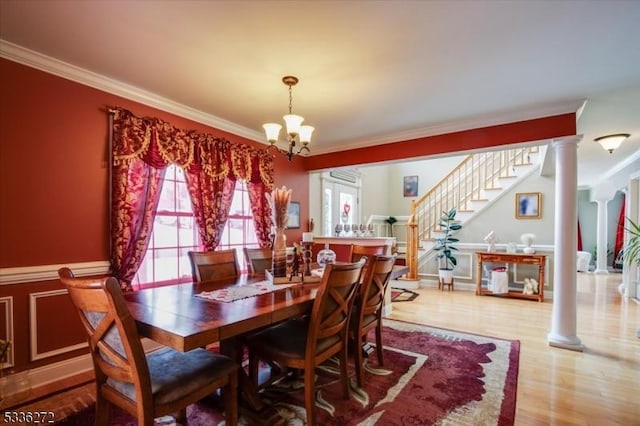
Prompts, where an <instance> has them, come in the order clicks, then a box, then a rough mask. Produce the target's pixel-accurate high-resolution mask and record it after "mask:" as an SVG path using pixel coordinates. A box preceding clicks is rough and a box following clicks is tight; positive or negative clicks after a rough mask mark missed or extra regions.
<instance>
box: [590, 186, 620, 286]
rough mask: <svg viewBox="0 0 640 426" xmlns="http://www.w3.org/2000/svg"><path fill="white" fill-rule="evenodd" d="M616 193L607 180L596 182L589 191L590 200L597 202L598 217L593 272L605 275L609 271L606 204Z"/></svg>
mask: <svg viewBox="0 0 640 426" xmlns="http://www.w3.org/2000/svg"><path fill="white" fill-rule="evenodd" d="M615 195H616V190H615V188H614V187H613V185H611V184H610V183H608V182H603V183H600V184H598V185H597V186H596V187H595V188H594V189H592V191H591V201H592V202H596V203H597V204H598V218H597V221H598V223H597V228H596V232H597V233H596V237H597V240H596V252H597V253H596V254H597V256H596V270H595V271H594V273H596V274H603V275H606V274H608V273H609V268H608V267H607V260H608V259H607V258H608V256H607V246H608V244H607V242H608V239H609V237H608V235H607V234H608V231H607V224H608V222H609V220H608V217H607V216H608V212H607V204H608V203H609V201H611V200H613V197H614V196H615Z"/></svg>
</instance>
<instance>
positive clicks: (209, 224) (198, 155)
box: [111, 108, 273, 290]
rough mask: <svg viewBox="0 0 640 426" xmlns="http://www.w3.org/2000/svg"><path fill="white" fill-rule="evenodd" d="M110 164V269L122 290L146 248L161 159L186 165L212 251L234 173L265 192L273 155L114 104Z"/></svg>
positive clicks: (228, 203) (194, 202) (270, 185)
mask: <svg viewBox="0 0 640 426" xmlns="http://www.w3.org/2000/svg"><path fill="white" fill-rule="evenodd" d="M113 163H114V164H113V173H112V184H113V190H112V205H111V220H112V235H111V239H112V253H111V269H112V274H113V275H114V276H115V277H116V278H118V279H119V280H120V282H121V283H122V284H121V285H122V287H123V289H124V290H131V284H130V283H131V280H132V279H133V277H134V275H135V273H136V271H137V270H138V268H139V267H140V264H141V262H142V258H143V256H144V254H145V252H146V250H147V246H148V242H149V237H150V234H151V229H152V226H153V219H154V212H155V210H156V207H157V205H158V199H159V196H160V183H161V182H162V178H163V176H164V170H165V169H166V167H167V165H169V164H176V165H178V166H180V167H182V169H183V170H185V176H186V180H187V186H188V188H189V193H190V196H191V202H192V205H193V210H194V215H195V216H196V223H197V225H198V231H199V234H200V237H201V238H202V241H203V244H204V246H205V247H206V248H207V249H210V250H213V249H214V248H215V247H216V246H217V245H218V243H219V242H220V236H221V234H222V230H223V228H224V224H225V223H226V221H227V217H228V213H229V208H230V206H231V200H232V197H233V189H234V187H235V182H236V181H237V180H245V181H247V182H248V183H249V184H250V185H252V184H253V185H259V186H260V185H261V186H262V187H263V188H264V189H263V190H264V191H267V192H270V191H271V190H272V188H273V157H272V155H271V154H270V153H268V152H266V150H263V149H257V148H252V147H250V146H248V145H244V144H232V143H231V142H229V141H228V140H226V139H222V138H216V137H213V136H211V135H207V134H199V133H197V132H195V131H185V130H180V129H177V128H175V127H173V126H172V125H171V124H169V123H166V122H164V121H162V120H159V119H156V118H139V117H136V116H134V115H133V114H131V112H129V111H127V110H125V109H122V108H115V114H114V119H113ZM263 198H264V196H263ZM262 204H265V203H264V201H260V205H262ZM252 208H254V207H253V206H252ZM266 208H267V209H268V208H269V207H268V206H267V207H266ZM260 211H261V212H262V211H263V210H262V209H261V210H260ZM254 214H255V213H254ZM265 216H266V217H270V216H271V215H270V211H269V214H266V215H265ZM260 220H264V219H260ZM269 227H270V224H269V225H267V229H269ZM267 233H268V231H267ZM258 238H259V239H260V240H261V241H262V236H261V235H260V234H259V235H258Z"/></svg>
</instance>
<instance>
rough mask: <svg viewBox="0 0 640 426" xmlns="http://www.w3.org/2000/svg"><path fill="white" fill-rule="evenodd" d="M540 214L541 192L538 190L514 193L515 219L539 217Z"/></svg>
mask: <svg viewBox="0 0 640 426" xmlns="http://www.w3.org/2000/svg"><path fill="white" fill-rule="evenodd" d="M541 216H542V194H541V193H540V192H518V193H517V194H516V219H540V217H541Z"/></svg>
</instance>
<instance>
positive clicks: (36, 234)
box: [0, 59, 309, 371]
mask: <svg viewBox="0 0 640 426" xmlns="http://www.w3.org/2000/svg"><path fill="white" fill-rule="evenodd" d="M0 94H1V96H0V268H12V267H23V266H40V265H53V264H68V263H80V262H91V261H106V260H108V258H109V254H108V247H109V245H108V216H107V203H108V193H107V191H108V182H107V176H108V169H107V158H108V157H107V146H108V145H107V142H108V132H107V131H108V114H107V109H108V107H111V106H121V107H123V108H126V109H128V110H130V111H131V112H132V113H134V114H135V115H137V116H150V117H158V118H161V119H163V120H165V121H167V122H169V123H171V124H173V125H174V126H176V127H178V128H182V129H194V130H196V131H199V132H204V133H210V134H213V135H215V136H220V137H225V138H227V139H229V140H231V141H232V142H238V143H247V144H251V145H254V146H265V147H266V145H261V144H259V143H257V142H253V141H249V140H247V139H245V138H242V137H239V136H236V135H232V134H229V133H227V132H224V131H221V130H218V129H215V128H212V127H209V126H206V125H203V124H200V123H197V122H194V121H191V120H187V119H185V118H182V117H178V116H175V115H173V114H170V113H167V112H164V111H160V110H158V109H155V108H151V107H148V106H145V105H142V104H139V103H137V102H133V101H130V100H127V99H124V98H121V97H118V96H115V95H112V94H109V93H105V92H103V91H100V90H97V89H93V88H91V87H88V86H84V85H81V84H78V83H75V82H72V81H70V80H66V79H63V78H60V77H56V76H54V75H52V74H48V73H45V72H42V71H39V70H36V69H34V68H30V67H27V66H23V65H20V64H18V63H15V62H12V61H9V60H5V59H0ZM275 183H276V185H278V186H282V185H286V186H287V187H290V188H293V199H294V200H295V201H300V203H301V206H300V207H301V224H302V226H303V228H302V229H296V230H290V231H288V240H289V241H295V240H299V239H301V232H302V231H303V230H306V227H305V224H306V221H307V219H306V218H307V217H308V215H309V206H308V199H309V190H308V187H309V184H308V176H307V172H306V171H305V169H304V168H303V163H302V160H301V159H299V158H295V159H294V160H293V161H292V162H289V161H287V159H286V157H284V156H281V155H278V156H277V157H276V161H275ZM60 288H61V285H60V283H59V282H58V281H57V280H53V281H40V282H35V283H22V284H15V285H0V297H6V296H10V297H11V298H12V299H11V300H12V303H13V318H12V324H13V331H14V347H15V367H14V369H15V371H21V370H24V369H27V368H35V367H38V366H41V365H45V364H48V363H52V362H57V361H60V360H61V359H65V358H69V357H71V356H77V355H78V354H79V353H83V352H86V350H85V349H82V350H77V351H73V352H68V353H64V354H61V355H54V356H51V357H48V358H45V359H42V360H38V361H31V360H30V354H29V348H30V343H29V338H30V331H29V327H30V318H29V310H30V307H29V300H30V296H31V295H33V294H34V293H39V292H43V291H45V292H46V291H50V290H56V289H60ZM56 297H58V296H53V297H52V298H41V299H38V300H39V302H38V309H37V312H38V314H37V315H38V318H37V319H36V321H37V324H33V326H34V327H36V336H37V337H36V338H37V341H38V346H39V352H43V351H44V352H47V351H50V350H55V349H56V347H65V346H68V345H70V344H74V343H80V342H82V341H83V340H84V336H83V334H82V333H83V332H82V331H81V329H80V324H79V321H78V318H77V314H76V313H75V312H74V311H73V310H72V309H70V305H68V304H64V303H56ZM54 317H55V321H49V320H48V318H51V319H53V318H54ZM8 320H9V319H7V318H4V317H2V318H0V326H2V329H3V330H4V325H5V324H6V321H8ZM52 327H53V329H52ZM60 330H64V331H65V333H64V335H65V337H64V338H63V339H58V338H56V336H57V335H58V334H59V332H60Z"/></svg>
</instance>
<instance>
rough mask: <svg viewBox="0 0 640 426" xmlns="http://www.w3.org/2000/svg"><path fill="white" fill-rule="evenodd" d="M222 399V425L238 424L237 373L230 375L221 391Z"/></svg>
mask: <svg viewBox="0 0 640 426" xmlns="http://www.w3.org/2000/svg"><path fill="white" fill-rule="evenodd" d="M222 398H223V399H224V424H225V425H227V426H236V425H237V424H238V373H237V372H234V373H231V375H230V376H229V382H228V383H227V384H226V385H225V387H224V388H223V389H222Z"/></svg>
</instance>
